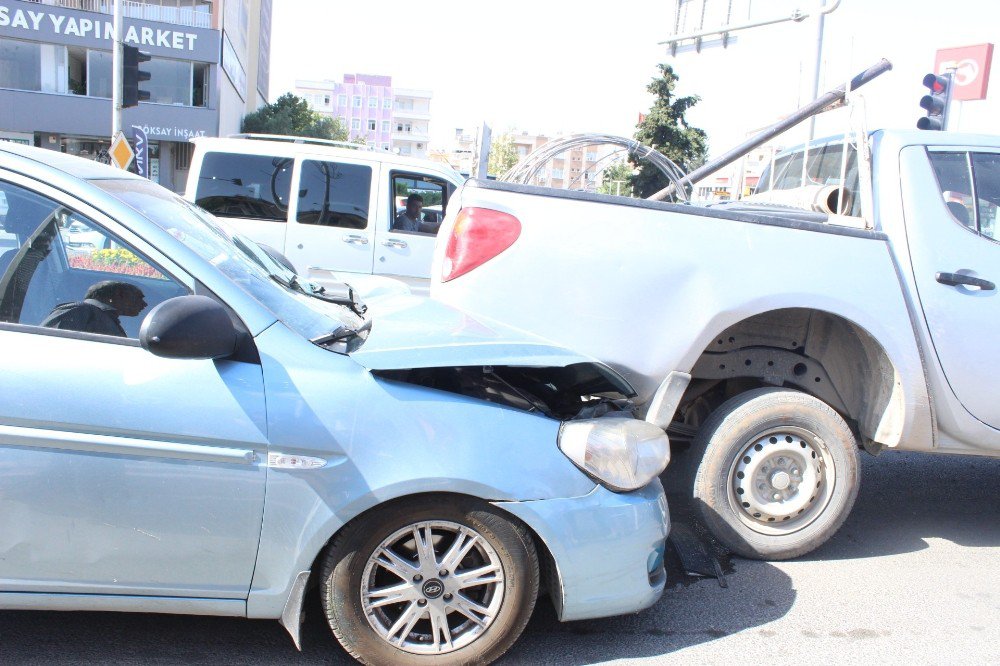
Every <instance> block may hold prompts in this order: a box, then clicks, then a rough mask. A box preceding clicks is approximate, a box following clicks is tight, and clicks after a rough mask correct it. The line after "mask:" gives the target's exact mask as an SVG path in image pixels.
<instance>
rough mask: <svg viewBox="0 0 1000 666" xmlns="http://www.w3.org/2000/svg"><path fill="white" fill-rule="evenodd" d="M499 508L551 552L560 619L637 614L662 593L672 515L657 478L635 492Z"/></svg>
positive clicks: (499, 504) (597, 490)
mask: <svg viewBox="0 0 1000 666" xmlns="http://www.w3.org/2000/svg"><path fill="white" fill-rule="evenodd" d="M495 505H496V506H497V507H500V508H502V509H503V510H505V511H509V512H510V513H512V514H514V515H515V516H517V517H518V518H520V519H521V520H522V521H524V522H525V523H526V524H527V525H528V526H529V527H531V529H533V530H534V531H535V533H536V534H537V535H538V537H539V538H540V539H541V540H542V541H543V542H544V543H545V546H546V547H547V548H548V550H549V553H551V555H552V559H553V561H554V564H555V569H556V571H555V575H556V576H557V577H558V581H550V589H551V590H552V596H553V602H554V603H555V606H556V611H557V612H558V614H559V619H560V620H562V621H564V622H565V621H568V620H583V619H587V618H594V617H605V616H609V615H622V614H625V613H634V612H636V611H639V610H642V609H643V608H648V607H649V606H652V605H653V604H654V603H656V601H657V599H659V598H660V595H661V594H662V593H663V587H664V584H665V583H666V579H667V576H666V571H665V570H664V568H663V549H664V541H665V540H666V537H667V534H668V533H669V531H670V517H669V514H668V512H667V499H666V496H665V495H664V494H663V486H661V485H660V482H659V480H658V479H657V480H654V481H653V482H652V483H650V484H649V485H647V486H646V487H644V488H641V489H639V490H636V491H633V492H630V493H613V492H611V491H610V490H607V489H606V488H604V487H603V486H597V487H596V488H595V489H594V490H593V491H592V492H591V493H589V494H587V495H584V496H583V497H573V498H568V499H551V500H535V501H530V502H496V503H495ZM553 583H555V584H553Z"/></svg>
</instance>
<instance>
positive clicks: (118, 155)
mask: <svg viewBox="0 0 1000 666" xmlns="http://www.w3.org/2000/svg"><path fill="white" fill-rule="evenodd" d="M110 153H111V163H112V164H114V165H115V166H116V167H118V168H119V169H123V170H124V169H128V165H129V164H132V160H133V159H135V151H134V150H132V146H130V145H128V139H126V138H125V133H124V132H118V136H116V137H115V140H114V141H112V142H111V151H110Z"/></svg>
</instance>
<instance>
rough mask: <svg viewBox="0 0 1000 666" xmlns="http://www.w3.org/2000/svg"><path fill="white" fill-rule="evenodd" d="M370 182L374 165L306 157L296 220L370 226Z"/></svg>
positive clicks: (327, 225)
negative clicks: (322, 160) (342, 162)
mask: <svg viewBox="0 0 1000 666" xmlns="http://www.w3.org/2000/svg"><path fill="white" fill-rule="evenodd" d="M371 183H372V169H371V167H368V166H361V165H358V164H339V163H337V162H320V161H316V160H305V161H304V162H303V163H302V175H301V177H300V178H299V208H298V212H297V213H296V215H295V220H296V221H297V222H299V223H300V224H317V225H321V226H326V227H343V228H345V229H364V228H366V227H367V226H368V201H369V196H370V194H371Z"/></svg>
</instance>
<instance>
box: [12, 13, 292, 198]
mask: <svg viewBox="0 0 1000 666" xmlns="http://www.w3.org/2000/svg"><path fill="white" fill-rule="evenodd" d="M272 2H273V0H121V6H122V13H123V16H124V26H123V28H124V29H123V33H124V41H125V43H126V44H130V45H133V46H137V47H138V48H139V49H141V50H142V51H145V52H147V53H149V54H150V55H151V56H152V60H150V61H149V62H147V63H144V64H143V65H142V69H144V70H145V71H148V72H150V74H151V79H150V81H148V82H146V83H144V84H143V85H142V86H141V87H142V88H143V89H144V90H148V91H149V92H150V96H151V97H150V100H149V101H148V102H141V103H140V104H139V106H137V107H134V108H130V109H125V110H124V112H123V117H122V128H123V130H124V131H125V133H126V135H127V136H131V133H132V127H133V126H138V127H141V128H142V129H143V130H144V131H145V132H146V135H147V137H148V139H149V142H150V145H149V157H150V165H149V166H150V177H151V178H152V179H153V180H155V181H157V182H159V183H160V184H162V185H164V186H166V187H169V188H171V189H174V190H177V191H180V190H181V189H183V187H184V185H185V181H186V178H187V168H188V165H189V163H190V159H191V144H190V143H189V139H190V138H192V137H195V136H206V135H207V136H216V135H220V134H222V135H225V134H232V133H236V132H239V130H240V123H241V121H242V119H243V116H244V115H246V114H247V113H249V112H252V111H254V110H256V109H258V108H259V107H260V106H261V105H263V104H265V103H266V102H267V99H268V78H269V75H270V71H269V63H270V36H271V11H272ZM113 11H114V2H113V0H36V1H32V2H29V1H27V0H5V1H4V2H3V4H2V5H0V140H7V141H15V142H19V143H25V144H33V145H35V146H40V147H42V148H48V149H51V150H59V151H62V152H65V153H71V154H74V155H79V156H82V157H89V158H93V159H98V158H101V157H103V156H104V155H105V154H106V151H107V149H108V148H109V147H110V140H111V137H110V134H111V122H112V108H111V88H112V83H111V82H112V71H111V63H112V49H113V45H114V26H113V19H112V14H113Z"/></svg>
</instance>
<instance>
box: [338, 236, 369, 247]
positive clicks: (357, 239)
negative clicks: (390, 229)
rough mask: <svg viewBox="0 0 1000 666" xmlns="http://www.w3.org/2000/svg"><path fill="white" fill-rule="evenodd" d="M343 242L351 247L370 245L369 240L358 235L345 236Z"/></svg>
mask: <svg viewBox="0 0 1000 666" xmlns="http://www.w3.org/2000/svg"><path fill="white" fill-rule="evenodd" d="M342 240H343V241H344V242H345V243H350V244H351V245H368V238H367V237H366V236H359V235H357V234H345V235H344V238H343V239H342Z"/></svg>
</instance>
